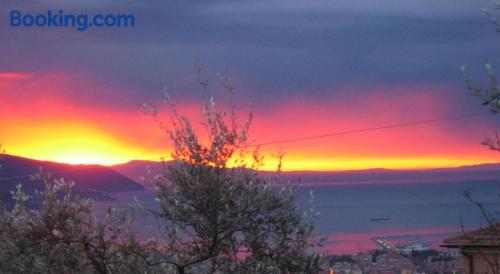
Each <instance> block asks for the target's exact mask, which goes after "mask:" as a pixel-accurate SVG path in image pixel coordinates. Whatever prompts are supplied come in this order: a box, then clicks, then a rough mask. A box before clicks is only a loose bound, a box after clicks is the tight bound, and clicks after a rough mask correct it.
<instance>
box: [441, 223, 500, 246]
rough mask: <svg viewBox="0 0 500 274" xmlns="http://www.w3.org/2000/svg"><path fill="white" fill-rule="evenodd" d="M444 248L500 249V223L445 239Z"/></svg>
mask: <svg viewBox="0 0 500 274" xmlns="http://www.w3.org/2000/svg"><path fill="white" fill-rule="evenodd" d="M441 246H442V247H448V248H464V247H490V248H491V247H495V248H498V247H500V223H496V224H494V225H491V226H488V227H486V228H481V229H478V230H474V231H470V232H465V233H464V234H462V235H460V236H457V237H452V238H448V239H445V240H444V241H443V244H442V245H441Z"/></svg>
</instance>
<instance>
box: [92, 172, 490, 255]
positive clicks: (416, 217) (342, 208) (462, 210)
mask: <svg viewBox="0 0 500 274" xmlns="http://www.w3.org/2000/svg"><path fill="white" fill-rule="evenodd" d="M467 190H470V191H471V193H472V195H473V196H474V197H475V199H476V200H478V201H482V202H484V203H486V204H487V206H488V208H490V209H500V203H499V202H500V200H499V198H498V194H499V193H500V189H499V188H498V186H497V184H496V183H495V182H492V181H474V182H445V183H439V182H434V183H431V182H428V183H401V184H394V183H390V184H383V183H382V184H381V183H377V184H373V185H370V184H341V185H328V184H321V185H309V186H307V185H305V186H301V187H300V189H299V203H302V202H305V201H307V200H308V199H309V192H310V191H313V192H314V197H315V200H314V205H315V207H316V209H318V210H319V211H320V216H319V217H318V219H317V221H316V224H317V228H318V234H320V235H328V246H327V249H328V250H329V251H330V252H333V253H354V252H357V251H359V250H365V249H370V248H374V244H373V242H372V241H371V240H370V239H371V238H373V237H389V236H407V235H421V236H422V239H424V240H427V241H430V242H432V243H433V244H434V246H437V245H438V244H439V242H440V241H441V240H442V239H443V238H446V237H449V236H452V235H454V234H458V233H460V232H461V225H460V224H461V220H462V222H463V224H464V226H465V227H477V226H480V225H484V220H483V219H482V218H481V215H480V213H479V212H478V210H477V209H476V208H475V207H474V206H473V205H472V204H471V203H469V202H468V201H467V199H466V198H465V197H464V195H463V193H464V192H465V191H467ZM134 197H137V199H138V200H139V201H141V203H143V204H144V205H145V206H146V207H149V208H154V207H155V206H156V204H155V201H154V193H151V192H148V191H141V192H128V193H120V194H117V198H118V200H119V201H118V203H120V204H122V205H127V204H130V203H132V202H133V199H134ZM115 204H116V203H115V202H98V203H97V206H98V210H99V211H101V212H102V210H104V209H105V208H106V207H108V206H111V205H115ZM385 216H387V217H389V220H385V221H371V220H370V219H371V218H379V217H385ZM151 223H152V221H151V218H150V217H147V216H144V214H138V216H137V228H138V229H139V230H141V231H147V230H148V227H149V226H150V225H151Z"/></svg>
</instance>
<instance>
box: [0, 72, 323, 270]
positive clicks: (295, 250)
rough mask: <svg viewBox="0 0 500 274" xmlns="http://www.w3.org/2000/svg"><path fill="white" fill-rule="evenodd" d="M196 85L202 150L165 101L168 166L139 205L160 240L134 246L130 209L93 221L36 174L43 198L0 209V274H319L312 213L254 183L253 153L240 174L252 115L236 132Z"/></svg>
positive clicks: (289, 191)
mask: <svg viewBox="0 0 500 274" xmlns="http://www.w3.org/2000/svg"><path fill="white" fill-rule="evenodd" d="M226 80H227V81H223V84H224V87H226V89H228V90H229V91H232V88H231V87H230V86H229V79H226ZM200 84H201V85H202V86H203V87H204V93H203V94H204V98H205V100H204V101H205V103H204V104H203V107H202V112H203V117H204V122H203V126H204V128H205V129H206V132H207V141H205V142H202V141H200V136H199V135H198V134H197V133H196V131H195V128H194V127H193V125H192V124H191V122H190V120H189V119H188V118H187V117H185V116H181V115H180V114H179V113H178V112H177V109H176V107H175V104H173V103H172V102H171V100H170V99H169V97H168V95H167V96H166V102H167V103H168V106H169V107H170V109H171V114H172V115H171V118H172V119H171V124H170V125H169V126H167V127H165V128H166V129H167V132H168V135H169V137H170V140H171V142H172V145H173V148H174V149H173V152H172V157H173V158H174V160H175V164H174V165H172V166H170V167H168V168H166V169H165V170H164V172H163V173H162V174H161V175H159V176H157V177H155V184H156V187H157V192H156V194H155V200H156V202H157V203H158V207H157V208H154V209H152V208H145V207H143V206H142V205H141V204H140V203H138V206H139V207H140V209H142V210H144V212H146V213H148V214H152V215H153V216H154V217H155V218H156V220H157V221H158V224H160V227H161V229H160V231H159V233H157V234H156V235H153V236H150V237H148V238H144V237H140V236H139V235H138V234H137V233H136V232H135V231H134V229H133V224H134V217H133V212H131V211H130V209H129V208H121V209H117V208H110V209H109V210H108V211H107V214H106V216H104V217H102V216H101V217H97V216H96V212H95V210H94V202H93V201H92V200H89V199H82V198H80V197H77V196H75V195H73V192H72V189H73V184H72V183H68V182H65V181H64V179H54V178H52V177H51V176H50V174H47V173H43V172H40V173H39V174H38V175H36V178H34V179H38V180H41V181H43V183H44V190H43V191H36V192H35V193H33V194H32V195H28V194H27V193H25V192H23V191H22V187H21V186H18V188H17V190H16V191H13V192H12V197H13V199H14V200H15V205H14V207H13V208H12V209H7V208H6V207H1V208H0V272H1V273H100V274H106V273H173V274H181V273H214V274H215V273H248V274H250V273H266V274H268V273H269V274H273V273H276V274H288V273H297V274H299V273H304V274H306V273H307V274H309V273H318V272H320V271H321V267H320V265H321V259H322V256H321V255H319V254H318V253H317V252H316V251H315V248H316V247H318V246H319V245H320V244H321V240H320V239H319V238H317V237H316V236H315V235H314V234H313V233H314V225H313V222H312V221H313V218H314V216H315V214H316V213H315V212H314V210H313V209H312V207H311V209H310V210H309V211H307V210H305V207H303V206H301V205H298V204H297V202H296V196H297V190H296V189H295V188H293V187H291V186H290V185H284V186H279V185H278V180H277V178H275V177H271V178H267V177H262V176H261V175H260V174H259V172H258V170H257V169H258V167H259V166H260V165H261V162H262V157H261V156H260V155H259V153H258V149H255V150H254V151H252V152H251V153H250V154H251V155H252V157H251V158H252V159H253V160H252V162H251V164H248V165H247V161H246V160H245V159H246V157H247V155H248V151H250V150H249V148H250V145H249V142H248V137H247V134H248V131H249V129H250V125H251V121H252V115H251V114H250V115H249V116H248V119H247V120H246V121H245V122H244V123H242V124H240V123H238V119H237V115H236V111H235V109H234V105H232V104H231V106H232V108H231V110H230V112H229V114H228V113H226V112H223V111H219V110H217V108H216V107H215V101H214V99H213V98H211V97H208V96H207V95H206V94H207V93H206V82H200ZM149 110H150V113H151V114H153V115H156V110H154V109H152V108H151V109H149Z"/></svg>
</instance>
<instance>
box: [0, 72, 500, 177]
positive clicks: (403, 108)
mask: <svg viewBox="0 0 500 274" xmlns="http://www.w3.org/2000/svg"><path fill="white" fill-rule="evenodd" d="M90 83H92V82H91V81H90V80H89V79H83V78H81V77H75V76H74V75H67V74H62V73H58V74H54V73H53V74H46V75H28V74H19V73H17V74H16V73H4V74H1V73H0V142H2V143H3V144H4V147H5V149H6V150H7V152H8V153H9V154H14V155H20V156H25V157H30V158H35V159H43V160H51V161H58V162H66V163H74V164H77V163H99V164H104V165H111V164H116V163H122V162H126V161H129V160H133V159H158V158H159V157H160V156H167V158H168V155H169V144H168V138H167V136H166V134H165V133H164V132H162V131H161V130H160V129H159V128H158V126H157V125H156V124H155V122H154V121H153V119H152V118H151V117H148V116H145V115H143V114H142V113H141V109H140V107H139V105H140V103H142V102H137V104H129V105H125V106H122V105H120V104H115V105H113V104H111V103H110V102H108V101H109V100H110V99H109V97H106V96H103V97H102V98H100V97H99V94H100V92H102V93H103V94H104V93H106V92H108V90H107V87H99V86H98V85H96V84H90ZM74 87H78V90H79V91H78V93H76V94H75V93H74V92H73V91H74ZM440 88H444V87H425V88H424V87H404V86H399V87H391V88H388V87H378V88H374V89H373V90H372V91H371V92H370V94H371V95H370V96H365V97H362V98H363V99H362V100H354V101H349V100H350V99H349V97H348V96H347V97H346V95H348V94H350V93H352V92H361V91H360V90H356V89H355V88H345V89H344V90H343V92H340V94H343V95H337V96H331V97H326V98H323V99H321V100H318V99H316V100H313V99H308V98H294V99H290V100H287V101H283V102H281V103H279V104H275V105H273V107H271V108H268V109H263V108H260V109H259V108H257V109H254V112H255V122H254V126H253V128H252V131H251V136H252V137H253V139H254V140H255V142H256V143H261V142H269V141H276V140H282V139H288V138H295V137H303V136H310V135H316V134H324V133H331V132H337V131H345V130H352V129H361V128H368V127H376V126H380V125H386V124H392V123H399V122H407V121H412V120H422V119H429V118H434V117H442V116H447V115H449V114H450V112H453V110H454V107H453V104H450V103H449V100H444V99H445V98H439V97H438V96H436V94H439V93H438V92H436V91H437V90H438V89H440ZM86 91H88V92H89V93H92V94H94V97H93V98H92V99H91V100H90V99H88V96H83V95H84V94H86V93H85V92H86ZM118 92H119V91H115V94H119V93H118ZM70 93H71V96H69V94H70ZM78 94H80V95H78ZM158 96H160V93H158ZM80 97H81V98H80ZM443 102H444V103H443ZM130 106H132V107H130ZM197 108H198V106H197V105H196V104H193V103H186V102H184V103H183V102H180V109H181V110H183V111H185V112H186V113H189V114H194V113H196V111H197ZM243 109H248V107H243ZM192 117H194V120H195V121H196V120H198V119H199V116H198V118H197V116H196V115H194V116H192ZM491 131H492V128H491V126H490V125H488V124H486V123H484V122H482V121H481V120H479V119H471V120H464V121H459V122H453V123H449V122H439V123H434V124H426V125H418V126H412V127H401V128H394V129H386V130H381V131H376V132H366V133H360V134H353V135H344V136H335V137H329V138H324V139H315V140H308V141H303V142H296V143H286V144H281V145H272V146H265V147H263V148H262V152H263V154H264V155H267V160H266V162H265V163H266V165H265V167H264V168H265V169H274V167H275V164H276V163H275V160H274V158H273V157H272V156H271V155H272V154H275V153H277V152H279V151H280V148H281V149H282V150H284V151H285V152H286V157H285V162H284V169H285V170H346V169H366V168H397V169H401V168H432V167H449V166H460V165H469V164H477V163H484V162H497V161H498V160H499V159H500V155H498V154H497V153H495V152H492V151H489V150H487V149H485V148H484V147H482V146H481V145H480V144H479V143H480V141H481V140H482V138H483V137H484V136H485V135H487V134H489V133H490V132H491Z"/></svg>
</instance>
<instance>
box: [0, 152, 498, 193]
mask: <svg viewBox="0 0 500 274" xmlns="http://www.w3.org/2000/svg"><path fill="white" fill-rule="evenodd" d="M3 158H4V164H3V167H2V168H1V169H0V196H2V195H5V194H6V193H8V192H9V191H11V190H13V189H14V188H15V186H16V185H17V184H19V183H22V184H23V189H25V190H26V191H28V192H31V191H33V190H34V189H41V187H42V184H41V183H40V182H37V181H33V180H31V179H30V178H29V176H24V175H29V174H34V173H36V172H37V171H38V170H39V168H42V170H44V171H46V172H50V173H52V174H53V176H54V177H63V178H65V179H66V180H69V181H74V182H75V190H77V191H79V192H80V193H93V196H95V195H97V196H99V195H100V194H103V193H104V194H106V193H113V192H124V191H139V190H144V189H145V188H150V187H152V183H151V180H150V178H152V177H153V176H154V175H156V174H160V173H161V172H162V171H163V170H164V169H165V167H167V166H171V165H172V164H173V162H171V161H166V162H155V161H130V162H128V163H125V164H120V165H115V166H111V167H105V166H100V165H69V164H62V163H54V162H47V161H38V160H33V159H28V158H23V157H18V156H12V155H4V156H3ZM261 174H262V175H264V176H272V175H273V174H274V173H273V172H267V171H264V172H261ZM281 178H282V180H283V181H287V180H290V181H295V182H297V181H300V182H301V183H302V184H352V183H368V184H370V183H404V182H445V181H477V180H500V163H493V164H481V165H475V166H463V167H457V168H440V169H426V170H388V169H369V170H356V171H293V172H283V173H282V175H281ZM99 193H100V194H99Z"/></svg>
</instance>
